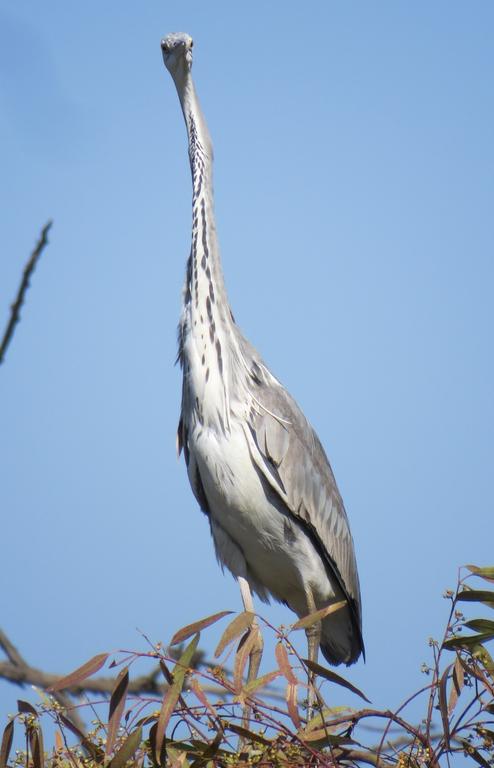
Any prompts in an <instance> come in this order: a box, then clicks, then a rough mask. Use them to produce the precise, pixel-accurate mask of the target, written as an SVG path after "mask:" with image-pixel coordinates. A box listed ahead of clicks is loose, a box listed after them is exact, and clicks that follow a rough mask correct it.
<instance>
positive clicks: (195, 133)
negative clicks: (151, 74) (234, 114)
mask: <svg viewBox="0 0 494 768" xmlns="http://www.w3.org/2000/svg"><path fill="white" fill-rule="evenodd" d="M178 94H179V97H180V103H181V105H182V110H183V113H184V118H185V123H186V126H187V135H188V139H189V160H190V169H191V173H192V244H191V255H190V263H189V266H188V270H187V285H186V290H185V299H186V301H187V300H189V301H191V302H192V305H193V311H194V310H197V311H201V309H204V310H205V311H206V314H207V316H208V317H209V319H210V321H211V322H213V321H212V320H211V316H212V314H215V315H218V317H217V320H219V321H220V322H222V323H227V324H228V323H229V322H230V321H231V320H230V318H231V315H230V310H229V307H228V299H227V295H226V289H225V282H224V278H223V272H222V269H221V261H220V254H219V246H218V238H217V234H216V223H215V218H214V197H213V146H212V143H211V138H210V136H209V131H208V128H207V125H206V121H205V119H204V116H203V114H202V111H201V107H200V105H199V100H198V98H197V94H196V90H195V88H194V83H193V80H192V77H191V75H190V72H189V73H188V75H187V77H186V79H185V82H184V84H183V87H182V88H178ZM213 304H216V312H214V313H213V312H212V305H213Z"/></svg>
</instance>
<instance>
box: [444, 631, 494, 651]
mask: <svg viewBox="0 0 494 768" xmlns="http://www.w3.org/2000/svg"><path fill="white" fill-rule="evenodd" d="M493 638H494V633H492V632H482V633H481V634H480V635H465V637H461V635H455V636H454V637H450V638H449V640H445V642H444V643H443V646H442V647H443V648H446V650H448V651H451V650H452V649H454V648H472V646H474V645H480V644H481V643H486V642H487V641H489V640H492V639H493Z"/></svg>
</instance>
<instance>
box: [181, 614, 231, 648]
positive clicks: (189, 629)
mask: <svg viewBox="0 0 494 768" xmlns="http://www.w3.org/2000/svg"><path fill="white" fill-rule="evenodd" d="M231 613H233V611H220V612H219V613H213V615H212V616H206V618H205V619H201V620H200V621H194V623H193V624H187V626H186V627H182V629H179V630H178V632H175V634H174V635H173V637H172V639H171V641H170V645H177V644H178V643H181V642H182V641H183V640H188V639H189V637H192V635H195V634H196V633H197V632H201V630H203V629H205V628H206V627H210V626H211V624H215V623H216V622H217V621H219V620H220V619H222V618H223V616H228V615H229V614H231Z"/></svg>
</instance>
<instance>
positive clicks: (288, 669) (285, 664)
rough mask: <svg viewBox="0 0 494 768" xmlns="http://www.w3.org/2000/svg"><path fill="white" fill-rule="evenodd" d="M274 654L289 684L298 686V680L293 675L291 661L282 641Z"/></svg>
mask: <svg viewBox="0 0 494 768" xmlns="http://www.w3.org/2000/svg"><path fill="white" fill-rule="evenodd" d="M274 652H275V656H276V661H277V662H278V666H279V668H280V670H281V673H282V674H283V675H284V676H285V677H286V679H287V680H288V682H289V683H291V685H297V683H298V680H297V678H296V677H295V675H294V673H293V669H292V666H291V664H290V660H289V658H288V653H287V650H286V648H285V646H284V644H283V643H282V642H281V641H280V642H279V643H277V644H276V648H275V649H274Z"/></svg>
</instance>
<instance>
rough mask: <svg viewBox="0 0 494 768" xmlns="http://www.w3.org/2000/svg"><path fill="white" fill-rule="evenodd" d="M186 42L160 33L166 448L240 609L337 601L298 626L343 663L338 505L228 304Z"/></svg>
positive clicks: (354, 614) (347, 644)
mask: <svg viewBox="0 0 494 768" xmlns="http://www.w3.org/2000/svg"><path fill="white" fill-rule="evenodd" d="M192 48H193V40H192V38H191V36H190V35H188V34H186V33H172V34H169V35H167V36H166V37H165V38H164V39H163V40H162V41H161V49H162V54H163V60H164V64H165V66H166V68H167V69H168V71H169V72H170V74H171V76H172V79H173V81H174V83H175V86H176V89H177V93H178V97H179V101H180V105H181V107H182V112H183V116H184V119H185V124H186V128H187V138H188V153H189V161H190V168H191V174H192V242H191V249H190V255H189V257H188V260H187V267H186V276H185V285H184V288H183V299H182V309H181V315H180V321H179V326H178V358H177V359H178V360H179V362H180V365H181V368H182V374H183V376H182V402H181V413H180V419H179V425H178V433H177V447H178V453H179V455H180V453H181V452H182V451H183V453H184V457H185V462H186V465H187V473H188V477H189V481H190V485H191V487H192V491H193V493H194V496H195V498H196V499H197V501H198V503H199V506H200V508H201V510H202V511H203V512H204V513H205V515H207V518H208V520H209V526H210V530H211V534H212V538H213V542H214V548H215V552H216V557H217V560H218V561H219V563H220V565H221V567H222V568H223V569H225V568H226V569H228V570H229V571H230V572H231V573H232V574H233V576H234V577H235V578H236V580H237V581H238V584H239V587H240V592H241V597H242V601H243V605H244V609H245V611H250V612H254V606H253V598H252V594H253V593H255V594H256V595H257V596H258V597H259V598H260V600H261V601H264V602H269V599H270V598H274V599H275V600H277V601H279V602H281V603H284V604H286V605H287V606H288V607H289V608H290V609H291V610H292V611H293V612H294V613H295V614H296V615H297V616H298V617H304V616H307V615H309V614H312V613H314V612H316V611H318V610H319V609H323V608H326V607H329V606H333V605H336V604H337V603H342V604H343V605H342V607H341V608H340V609H339V610H335V611H334V612H333V613H330V614H329V615H327V616H326V617H325V618H323V619H322V620H321V621H316V622H315V623H314V624H312V625H311V626H309V627H307V629H306V634H307V644H308V657H309V659H310V660H311V661H313V662H317V658H318V650H319V648H320V650H321V652H322V654H323V656H324V657H325V659H326V660H327V661H328V662H329V663H330V664H333V665H339V664H346V665H350V664H353V663H354V662H356V661H357V659H358V658H359V656H360V655H361V654H362V655H364V653H365V652H364V644H363V639H362V618H361V598H360V587H359V578H358V572H357V564H356V558H355V550H354V544H353V539H352V535H351V532H350V526H349V522H348V517H347V514H346V511H345V507H344V504H343V500H342V497H341V495H340V492H339V490H338V487H337V485H336V481H335V478H334V474H333V471H332V469H331V466H330V463H329V461H328V458H327V456H326V454H325V452H324V449H323V447H322V445H321V443H320V441H319V438H318V437H317V435H316V433H315V431H314V429H313V428H312V427H311V425H310V424H309V422H308V421H307V419H306V418H305V416H304V414H303V413H302V411H301V409H300V408H299V406H298V405H297V403H296V402H295V400H294V399H293V398H292V397H291V395H290V394H289V393H288V392H287V390H286V389H285V388H284V386H283V385H282V384H281V383H280V381H279V380H278V379H277V378H276V377H275V376H274V375H273V374H272V373H271V371H270V370H269V368H268V367H267V365H266V364H265V363H264V361H263V359H262V358H261V356H260V355H259V353H258V352H257V351H256V349H255V348H254V347H253V346H252V345H251V344H250V343H249V342H248V341H247V339H246V338H245V337H244V336H243V334H242V333H241V331H240V329H239V327H238V325H237V324H236V322H235V320H234V316H233V313H232V311H231V309H230V305H229V302H228V297H227V293H226V288H225V282H224V278H223V271H222V266H221V260H220V252H219V247H218V238H217V232H216V224H215V216H214V198H213V146H212V143H211V138H210V135H209V131H208V128H207V124H206V120H205V118H204V115H203V113H202V111H201V108H200V104H199V100H198V97H197V93H196V89H195V86H194V82H193V78H192ZM255 627H256V625H255V624H254V625H253V627H252V630H253V631H255ZM261 653H262V638H261V636H260V632H259V630H258V627H257V637H256V638H255V642H254V643H253V644H252V649H251V651H250V657H249V669H248V680H252V679H254V678H256V677H257V674H258V671H259V664H260V661H261Z"/></svg>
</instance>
